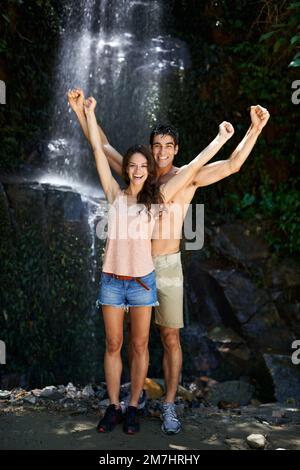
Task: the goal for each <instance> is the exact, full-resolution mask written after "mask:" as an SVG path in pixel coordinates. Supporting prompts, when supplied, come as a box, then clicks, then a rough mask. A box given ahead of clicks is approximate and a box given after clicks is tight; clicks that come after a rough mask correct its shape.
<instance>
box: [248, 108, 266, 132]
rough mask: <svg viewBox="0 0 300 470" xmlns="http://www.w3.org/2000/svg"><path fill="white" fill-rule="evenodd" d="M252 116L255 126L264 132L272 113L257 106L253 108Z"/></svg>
mask: <svg viewBox="0 0 300 470" xmlns="http://www.w3.org/2000/svg"><path fill="white" fill-rule="evenodd" d="M250 116H251V122H252V124H253V126H255V127H257V128H258V129H259V130H262V129H263V127H265V125H266V124H267V122H268V120H269V118H270V113H269V111H268V110H267V109H266V108H263V107H262V106H260V105H259V104H257V105H256V106H251V108H250Z"/></svg>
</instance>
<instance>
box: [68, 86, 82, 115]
mask: <svg viewBox="0 0 300 470" xmlns="http://www.w3.org/2000/svg"><path fill="white" fill-rule="evenodd" d="M68 102H69V105H70V106H71V108H72V109H73V111H74V112H75V113H78V112H80V111H83V102H84V93H83V90H82V88H73V90H69V91H68Z"/></svg>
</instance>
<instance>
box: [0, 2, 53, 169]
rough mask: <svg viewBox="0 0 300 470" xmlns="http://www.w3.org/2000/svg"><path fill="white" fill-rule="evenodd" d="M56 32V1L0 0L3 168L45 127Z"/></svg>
mask: <svg viewBox="0 0 300 470" xmlns="http://www.w3.org/2000/svg"><path fill="white" fill-rule="evenodd" d="M37 24H38V25H37ZM45 38H47V39H46V40H45ZM57 38H58V18H57V11H56V2H54V1H51V0H45V1H42V0H40V1H38V0H35V1H34V0H26V2H24V1H22V0H10V1H3V2H1V3H0V79H1V80H4V81H5V83H6V95H7V100H6V101H7V104H6V105H5V106H1V107H0V140H1V146H0V170H2V171H5V172H7V171H14V170H16V169H17V168H18V167H19V166H20V165H21V164H22V162H23V161H24V159H25V156H26V154H27V155H28V153H29V151H30V149H31V148H32V145H33V144H34V142H36V140H37V139H39V138H41V137H42V136H43V135H44V133H45V132H46V131H47V129H48V126H49V119H50V116H49V114H48V101H49V98H51V84H52V82H53V69H54V61H55V53H56V49H57Z"/></svg>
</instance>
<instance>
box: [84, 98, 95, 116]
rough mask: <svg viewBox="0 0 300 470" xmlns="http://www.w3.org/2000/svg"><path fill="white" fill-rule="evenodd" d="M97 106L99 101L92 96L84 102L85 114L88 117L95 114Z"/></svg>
mask: <svg viewBox="0 0 300 470" xmlns="http://www.w3.org/2000/svg"><path fill="white" fill-rule="evenodd" d="M96 104H97V101H96V100H95V98H93V97H92V96H90V97H89V98H87V99H86V100H84V102H83V107H84V112H85V114H86V115H88V114H90V113H92V112H94V111H95V108H96Z"/></svg>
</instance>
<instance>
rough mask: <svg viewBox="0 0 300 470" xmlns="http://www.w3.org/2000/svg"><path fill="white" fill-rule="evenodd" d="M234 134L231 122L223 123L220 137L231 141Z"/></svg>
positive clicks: (220, 128)
mask: <svg viewBox="0 0 300 470" xmlns="http://www.w3.org/2000/svg"><path fill="white" fill-rule="evenodd" d="M233 134H234V128H233V125H232V124H230V122H227V121H223V122H222V123H221V124H220V125H219V136H220V137H222V138H223V139H224V140H225V141H227V140H228V139H230V138H231V137H232V136H233Z"/></svg>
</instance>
